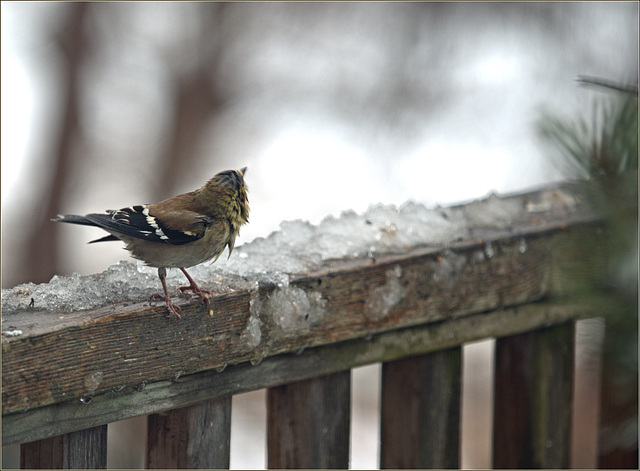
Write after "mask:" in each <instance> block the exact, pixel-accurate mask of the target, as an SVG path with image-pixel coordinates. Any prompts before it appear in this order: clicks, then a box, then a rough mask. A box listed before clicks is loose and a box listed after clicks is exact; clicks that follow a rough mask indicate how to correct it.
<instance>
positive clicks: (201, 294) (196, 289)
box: [180, 268, 213, 314]
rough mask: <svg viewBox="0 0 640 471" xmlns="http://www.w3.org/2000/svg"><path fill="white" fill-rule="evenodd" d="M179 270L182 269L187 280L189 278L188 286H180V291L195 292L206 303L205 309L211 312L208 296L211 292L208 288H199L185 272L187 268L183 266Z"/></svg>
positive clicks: (211, 294)
mask: <svg viewBox="0 0 640 471" xmlns="http://www.w3.org/2000/svg"><path fill="white" fill-rule="evenodd" d="M180 270H182V273H184V276H186V277H187V280H189V286H181V287H180V291H182V292H183V293H184V292H185V291H193V294H195V295H196V296H198V297H199V298H200V299H202V300H203V301H204V303H205V304H206V305H207V311H208V312H209V313H210V314H211V303H210V302H209V296H213V293H212V292H211V291H209V290H206V289H202V288H200V287H199V286H198V285H197V284H196V282H195V281H193V278H191V277H190V276H189V274H188V273H187V270H185V269H184V268H181V269H180Z"/></svg>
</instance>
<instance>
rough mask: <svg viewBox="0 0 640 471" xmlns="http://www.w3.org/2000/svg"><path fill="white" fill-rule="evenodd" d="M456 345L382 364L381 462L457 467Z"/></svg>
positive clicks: (390, 465) (458, 379)
mask: <svg viewBox="0 0 640 471" xmlns="http://www.w3.org/2000/svg"><path fill="white" fill-rule="evenodd" d="M461 360H462V350H461V348H460V347H455V348H450V349H447V350H441V351H438V352H434V353H429V354H426V355H422V356H416V357H410V358H405V359H401V360H396V361H392V362H387V363H383V365H382V394H381V398H382V399H381V424H380V467H381V468H382V469H387V468H396V469H398V468H441V469H442V468H459V466H460V404H461V403H460V399H461V396H460V385H461V371H462V366H461V365H462V364H461Z"/></svg>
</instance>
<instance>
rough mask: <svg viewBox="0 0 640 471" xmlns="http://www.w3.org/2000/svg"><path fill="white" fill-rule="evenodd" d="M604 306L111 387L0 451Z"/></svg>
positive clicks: (534, 310) (587, 303)
mask: <svg viewBox="0 0 640 471" xmlns="http://www.w3.org/2000/svg"><path fill="white" fill-rule="evenodd" d="M610 307H611V300H610V299H609V298H594V297H591V298H584V299H581V300H579V301H573V302H569V301H541V302H537V303H530V304H525V305H522V306H518V307H513V308H507V309H502V310H499V311H494V312H489V313H480V314H475V315H471V316H466V317H461V318H457V319H452V320H449V321H447V322H437V323H431V324H424V325H421V326H415V327H410V328H405V329H400V330H396V331H391V332H384V333H381V334H376V335H373V336H372V337H367V338H366V339H362V338H360V339H354V340H350V341H345V342H340V343H337V344H331V345H325V346H321V347H316V348H309V349H306V350H304V351H303V352H301V353H299V352H298V353H296V354H281V355H278V356H274V357H268V358H265V359H264V361H262V363H260V364H259V365H255V366H254V365H252V364H250V363H243V364H240V365H237V366H229V367H227V368H226V369H225V370H224V371H223V372H218V371H216V370H215V369H214V370H208V371H203V372H199V373H194V374H190V375H182V376H180V377H178V378H171V379H170V380H164V381H156V382H151V383H148V384H146V385H145V387H139V386H137V387H136V386H129V387H124V388H115V389H113V390H111V391H107V392H104V393H101V394H96V395H94V396H93V399H92V401H91V402H89V403H83V402H81V401H80V400H78V399H72V400H69V401H66V402H63V403H58V404H52V405H48V406H44V407H38V408H34V409H31V410H28V411H24V412H17V413H13V414H7V415H5V416H4V417H3V421H2V432H3V433H2V439H3V444H5V445H10V444H14V443H23V442H30V441H33V440H39V439H42V438H46V437H51V436H55V435H59V434H62V433H66V432H70V431H74V430H81V429H84V428H89V427H93V426H95V425H100V424H105V423H110V422H115V421H118V420H123V419H126V418H129V417H136V416H139V415H147V414H153V413H157V412H163V411H166V410H170V409H175V408H180V407H186V406H188V405H191V404H196V403H198V402H202V401H206V400H210V399H215V398H218V397H223V396H225V395H233V394H238V393H242V392H247V391H252V390H255V389H260V388H264V387H272V386H277V385H281V384H286V383H289V382H292V381H300V380H303V379H308V378H311V377H314V376H318V375H326V374H331V373H336V372H339V371H344V370H345V369H348V368H354V367H358V366H363V365H367V364H371V363H376V362H385V361H393V360H397V359H400V358H406V357H409V356H413V355H422V354H425V353H428V352H434V351H437V350H440V349H446V348H451V347H454V346H458V345H462V344H464V343H465V342H472V341H476V340H480V339H484V338H489V337H496V336H505V335H513V334H519V333H523V332H527V331H529V330H533V329H539V328H541V327H544V326H548V325H553V324H557V323H563V322H566V321H567V320H572V319H577V318H582V317H597V316H598V315H599V314H600V313H601V312H602V311H603V309H605V308H610Z"/></svg>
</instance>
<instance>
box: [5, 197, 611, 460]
mask: <svg viewBox="0 0 640 471" xmlns="http://www.w3.org/2000/svg"><path fill="white" fill-rule="evenodd" d="M558 195H561V196H563V197H566V198H570V201H571V204H570V205H569V206H570V207H569V206H567V204H566V202H567V200H566V198H565V199H563V198H558V197H557V196H558ZM503 201H504V202H505V204H508V205H512V206H511V207H513V205H521V208H522V211H521V212H520V217H519V218H518V219H517V220H512V221H509V222H508V223H507V224H505V225H504V226H505V227H502V228H498V227H496V226H492V227H488V226H484V227H481V226H478V227H477V228H476V229H475V230H474V231H472V232H471V236H470V237H464V238H462V240H459V241H456V242H453V243H450V244H448V246H447V247H446V248H444V247H415V248H407V249H406V250H405V251H404V252H403V253H400V254H398V253H396V254H386V255H385V254H376V255H375V257H365V258H361V259H348V260H332V261H330V262H326V263H324V264H323V265H322V266H318V267H317V268H315V269H314V270H313V271H309V272H307V273H304V274H299V275H296V276H293V277H292V279H291V281H290V282H289V284H288V285H284V286H277V285H275V284H261V285H259V286H255V285H252V284H251V283H245V284H244V288H241V289H237V290H235V291H232V292H228V293H224V294H220V295H217V296H216V297H215V298H214V299H213V300H212V305H213V307H214V310H215V312H216V314H215V315H214V316H212V317H211V316H209V315H208V314H207V313H206V312H204V311H203V309H202V305H201V303H199V302H187V301H179V303H180V305H181V307H182V312H183V319H182V321H181V322H180V323H179V324H177V323H176V322H175V320H173V319H170V318H167V316H166V312H165V309H164V308H163V307H162V306H161V305H155V306H150V305H149V304H148V303H136V304H128V305H125V304H118V305H112V306H107V307H103V308H99V309H95V310H87V311H81V312H69V313H64V315H61V314H60V313H52V312H34V311H33V310H25V311H22V312H18V313H14V314H7V315H6V316H5V318H4V319H3V333H5V334H7V332H8V331H7V330H6V329H8V328H9V326H10V329H11V332H13V334H9V335H3V338H2V347H3V358H2V362H3V369H2V376H3V396H2V405H3V411H2V414H3V422H2V432H3V434H2V437H3V444H4V445H9V444H16V443H21V444H22V446H21V466H22V467H23V468H59V467H64V468H78V467H80V468H104V467H105V466H106V446H107V424H109V423H111V422H114V421H118V420H122V419H125V418H130V417H135V416H141V415H148V443H147V450H146V456H147V461H146V463H147V467H149V468H167V467H168V468H228V467H229V459H230V458H229V448H230V438H229V437H230V414H231V397H232V396H233V395H234V394H238V393H242V392H246V391H251V390H256V389H261V388H268V393H267V422H268V423H267V437H268V440H267V442H268V443H267V453H268V466H269V467H270V468H288V467H298V468H347V467H348V465H349V433H350V432H349V430H350V396H351V394H350V384H351V383H350V379H351V369H352V368H355V367H358V366H362V365H367V364H372V363H382V390H381V419H380V420H381V423H380V431H381V432H380V466H381V467H382V468H404V467H414V468H432V467H435V468H457V467H460V449H459V448H460V409H461V388H462V384H461V368H462V367H461V357H462V355H461V351H462V350H461V349H462V346H463V345H464V344H465V343H467V342H471V341H475V340H479V339H485V338H496V348H495V387H494V389H495V399H494V404H495V406H494V426H493V466H494V467H496V468H519V467H526V468H554V467H569V465H570V462H569V457H570V436H571V430H570V427H571V400H572V381H573V370H574V367H573V365H574V323H575V320H576V319H579V318H585V317H597V316H603V315H604V314H606V310H607V306H609V305H610V302H611V300H610V299H607V298H605V297H603V296H598V295H596V294H595V293H588V294H587V293H585V290H583V289H581V288H580V283H579V282H578V281H576V279H577V278H578V277H581V276H582V275H584V274H586V273H587V274H588V271H589V270H590V269H592V268H593V265H585V263H587V262H589V264H591V263H592V262H593V260H597V259H598V247H599V246H600V245H601V241H602V238H603V237H604V235H603V231H602V224H601V221H600V219H599V217H598V216H597V215H595V214H594V213H593V212H592V211H591V210H590V209H588V207H587V206H586V205H584V204H583V202H582V199H581V197H580V195H579V191H578V190H577V189H574V188H571V187H566V188H563V189H561V190H557V189H551V190H542V191H538V192H533V193H529V194H526V195H516V196H511V197H508V198H504V199H503ZM473 205H475V206H473V210H474V211H476V210H477V211H482V208H481V207H478V204H477V203H473ZM471 207H472V205H469V206H466V207H463V206H461V207H460V208H459V209H460V210H461V211H465V210H466V211H468V210H470V209H471ZM585 241H586V243H588V244H589V247H590V248H591V251H590V253H591V256H592V258H593V260H588V261H585V260H583V258H581V257H579V252H578V247H583V246H584V244H585ZM578 275H580V276H578ZM288 298H289V299H292V301H291V302H292V303H295V302H297V301H299V300H302V301H304V302H303V303H302V307H300V306H301V304H300V303H298V304H297V305H295V306H293V307H294V308H295V309H298V310H299V311H300V312H299V314H301V315H300V319H299V322H298V324H296V325H294V326H293V327H292V326H291V325H286V326H283V325H281V324H278V322H277V320H274V319H275V316H277V314H278V312H273V311H274V309H275V310H276V311H277V309H279V308H281V307H282V305H283V304H282V302H279V303H275V302H274V301H273V300H274V299H279V300H280V301H283V300H284V302H285V303H286V300H287V299H288ZM296 300H297V301H296ZM274 306H275V307H274ZM305 310H307V311H313V315H308V314H309V313H308V312H302V311H305ZM305 314H307V315H306V316H305ZM252 329H253V330H252ZM17 332H19V334H18V333H17Z"/></svg>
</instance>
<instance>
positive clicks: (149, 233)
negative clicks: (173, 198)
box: [85, 205, 214, 245]
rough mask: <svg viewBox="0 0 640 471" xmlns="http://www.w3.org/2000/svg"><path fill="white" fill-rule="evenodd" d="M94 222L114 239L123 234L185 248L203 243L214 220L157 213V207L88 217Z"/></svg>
mask: <svg viewBox="0 0 640 471" xmlns="http://www.w3.org/2000/svg"><path fill="white" fill-rule="evenodd" d="M85 219H87V220H88V221H91V222H92V223H93V224H95V225H96V226H99V227H101V228H103V229H105V230H107V231H109V232H111V233H113V234H114V235H116V236H117V235H118V234H122V235H126V236H129V237H135V238H137V239H143V240H148V241H152V242H163V243H167V244H171V245H183V244H188V243H189V242H194V241H196V240H198V239H200V238H201V237H202V236H203V235H204V233H205V230H206V229H207V227H209V226H211V225H212V224H213V223H214V220H213V218H210V217H208V216H204V215H202V214H199V213H196V212H192V211H160V210H159V211H154V209H153V205H151V206H149V205H138V206H130V207H128V208H122V209H119V210H117V211H109V212H108V213H106V214H87V215H86V216H85Z"/></svg>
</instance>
